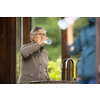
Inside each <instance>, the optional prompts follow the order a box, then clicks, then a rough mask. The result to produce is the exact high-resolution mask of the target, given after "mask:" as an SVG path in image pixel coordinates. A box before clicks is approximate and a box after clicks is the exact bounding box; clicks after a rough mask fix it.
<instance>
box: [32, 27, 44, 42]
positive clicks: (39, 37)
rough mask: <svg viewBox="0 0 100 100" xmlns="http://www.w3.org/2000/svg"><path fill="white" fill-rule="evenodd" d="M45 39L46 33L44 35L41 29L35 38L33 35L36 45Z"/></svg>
mask: <svg viewBox="0 0 100 100" xmlns="http://www.w3.org/2000/svg"><path fill="white" fill-rule="evenodd" d="M43 37H45V33H44V30H43V29H39V31H36V32H35V36H33V35H32V39H33V41H34V43H37V42H38V41H39V40H41V39H42V38H43Z"/></svg>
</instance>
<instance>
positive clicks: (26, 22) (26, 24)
mask: <svg viewBox="0 0 100 100" xmlns="http://www.w3.org/2000/svg"><path fill="white" fill-rule="evenodd" d="M30 31H31V17H23V44H27V43H30Z"/></svg>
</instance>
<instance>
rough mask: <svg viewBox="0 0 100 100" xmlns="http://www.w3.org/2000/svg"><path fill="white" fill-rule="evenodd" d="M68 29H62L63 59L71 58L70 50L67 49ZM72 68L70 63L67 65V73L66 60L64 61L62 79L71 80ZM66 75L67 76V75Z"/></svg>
mask: <svg viewBox="0 0 100 100" xmlns="http://www.w3.org/2000/svg"><path fill="white" fill-rule="evenodd" d="M66 41H67V29H65V30H62V32H61V48H62V51H61V55H62V60H63V59H65V58H70V55H69V54H68V50H67V44H66ZM69 74H70V68H69V64H68V67H67V73H65V61H64V62H63V68H62V80H70V75H69ZM65 76H66V77H65Z"/></svg>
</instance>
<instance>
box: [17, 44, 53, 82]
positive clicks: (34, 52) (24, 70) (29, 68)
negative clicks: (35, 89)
mask: <svg viewBox="0 0 100 100" xmlns="http://www.w3.org/2000/svg"><path fill="white" fill-rule="evenodd" d="M39 49H40V50H39ZM20 55H21V65H20V66H21V67H20V75H19V80H18V83H19V84H29V83H30V81H37V80H45V81H46V80H51V78H50V77H49V74H48V71H47V65H48V52H47V51H46V50H45V49H44V47H43V46H40V45H39V44H38V43H30V44H25V45H23V46H22V47H21V49H20Z"/></svg>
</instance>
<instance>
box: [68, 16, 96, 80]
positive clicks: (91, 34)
mask: <svg viewBox="0 0 100 100" xmlns="http://www.w3.org/2000/svg"><path fill="white" fill-rule="evenodd" d="M88 20H89V25H87V26H85V27H83V28H82V29H81V33H80V35H79V36H78V38H77V39H76V40H75V41H74V43H73V44H72V45H70V46H68V45H67V47H68V52H69V54H70V55H74V54H77V53H79V52H80V51H82V54H81V60H80V61H79V63H78V65H77V68H78V77H82V78H83V80H88V79H91V78H92V79H95V78H96V25H95V21H96V19H95V18H93V17H89V19H88ZM71 46H74V47H75V50H74V51H73V52H71V51H70V47H71Z"/></svg>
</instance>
